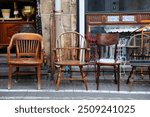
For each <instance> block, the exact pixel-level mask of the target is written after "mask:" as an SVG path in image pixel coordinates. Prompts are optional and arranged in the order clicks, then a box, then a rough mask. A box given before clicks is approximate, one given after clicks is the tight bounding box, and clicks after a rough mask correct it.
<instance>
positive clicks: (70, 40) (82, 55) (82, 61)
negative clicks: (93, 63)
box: [55, 32, 88, 90]
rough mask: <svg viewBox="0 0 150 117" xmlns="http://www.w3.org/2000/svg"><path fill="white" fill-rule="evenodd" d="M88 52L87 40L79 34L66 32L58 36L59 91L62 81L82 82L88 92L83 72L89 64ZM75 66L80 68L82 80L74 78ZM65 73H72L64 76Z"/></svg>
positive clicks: (56, 63) (57, 65)
mask: <svg viewBox="0 0 150 117" xmlns="http://www.w3.org/2000/svg"><path fill="white" fill-rule="evenodd" d="M87 50H88V49H87V48H86V40H85V38H84V37H83V36H82V35H81V34H79V33H77V32H65V33H62V34H60V35H59V36H58V38H57V40H56V50H55V56H56V62H55V66H56V67H57V68H58V75H57V80H56V90H58V89H59V85H60V81H61V80H71V81H72V80H82V81H83V82H84V84H85V87H86V90H88V87H87V80H86V76H85V74H84V71H83V66H85V65H87V64H88V63H87V62H86V53H87ZM73 66H74V67H75V66H78V67H79V69H80V73H81V78H74V77H73V76H72V72H73V70H72V67H73ZM66 68H67V69H68V70H67V69H66ZM64 72H68V73H70V76H65V75H63V73H64ZM63 76H65V77H63Z"/></svg>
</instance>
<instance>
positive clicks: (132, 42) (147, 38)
mask: <svg viewBox="0 0 150 117" xmlns="http://www.w3.org/2000/svg"><path fill="white" fill-rule="evenodd" d="M142 38H143V40H142ZM128 47H137V49H135V50H132V51H131V52H132V53H133V51H134V53H133V54H130V53H131V52H130V53H128V54H130V55H131V56H130V58H129V59H130V60H131V59H150V35H149V34H143V37H142V34H141V33H138V34H135V35H133V36H131V38H130V39H129V41H128ZM131 49H132V48H131Z"/></svg>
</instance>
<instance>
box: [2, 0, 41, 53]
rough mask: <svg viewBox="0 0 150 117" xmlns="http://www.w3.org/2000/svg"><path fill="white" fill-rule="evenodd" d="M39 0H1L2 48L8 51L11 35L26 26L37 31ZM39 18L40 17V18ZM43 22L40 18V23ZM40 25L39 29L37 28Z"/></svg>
mask: <svg viewBox="0 0 150 117" xmlns="http://www.w3.org/2000/svg"><path fill="white" fill-rule="evenodd" d="M39 4H40V3H39V0H7V1H6V0H1V1H0V28H1V30H0V33H1V35H0V49H2V51H1V52H3V51H4V53H6V47H7V46H8V44H9V42H10V39H11V36H12V35H13V34H15V33H18V32H19V31H20V29H21V28H22V27H23V26H25V25H28V26H31V27H34V28H35V29H36V30H37V31H38V30H40V32H41V29H39V28H41V26H38V25H39V24H37V17H39V14H40V11H39ZM38 19H39V18H38ZM39 22H41V19H39V21H38V23H39ZM37 27H38V29H37Z"/></svg>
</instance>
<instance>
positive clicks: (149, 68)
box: [148, 67, 150, 80]
mask: <svg viewBox="0 0 150 117" xmlns="http://www.w3.org/2000/svg"><path fill="white" fill-rule="evenodd" d="M148 71H149V80H150V67H148Z"/></svg>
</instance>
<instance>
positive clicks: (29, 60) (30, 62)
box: [9, 58, 42, 65]
mask: <svg viewBox="0 0 150 117" xmlns="http://www.w3.org/2000/svg"><path fill="white" fill-rule="evenodd" d="M9 63H10V64H14V65H38V64H42V61H41V59H35V58H15V59H12V60H10V61H9Z"/></svg>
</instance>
